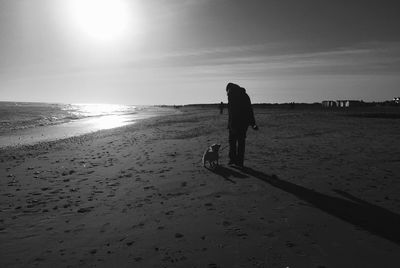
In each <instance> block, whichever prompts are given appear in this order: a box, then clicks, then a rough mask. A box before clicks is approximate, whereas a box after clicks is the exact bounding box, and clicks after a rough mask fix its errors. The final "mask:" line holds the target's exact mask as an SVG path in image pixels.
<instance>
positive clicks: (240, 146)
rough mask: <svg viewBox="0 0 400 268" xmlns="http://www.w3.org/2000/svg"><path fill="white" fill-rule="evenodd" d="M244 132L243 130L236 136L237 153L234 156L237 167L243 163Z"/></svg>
mask: <svg viewBox="0 0 400 268" xmlns="http://www.w3.org/2000/svg"><path fill="white" fill-rule="evenodd" d="M246 130H247V129H243V130H241V131H239V133H238V135H237V142H238V152H237V156H236V164H237V165H238V166H243V162H244V152H245V147H246Z"/></svg>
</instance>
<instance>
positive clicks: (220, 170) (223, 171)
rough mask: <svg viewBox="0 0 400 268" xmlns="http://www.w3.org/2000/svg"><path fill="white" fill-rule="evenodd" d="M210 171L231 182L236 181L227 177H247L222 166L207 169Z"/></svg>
mask: <svg viewBox="0 0 400 268" xmlns="http://www.w3.org/2000/svg"><path fill="white" fill-rule="evenodd" d="M209 170H210V171H211V172H213V173H215V174H217V175H219V176H221V177H223V178H224V179H225V180H227V181H229V182H231V183H236V182H235V181H234V180H232V179H230V178H229V177H235V178H241V179H244V178H248V177H249V176H247V175H245V174H243V173H240V172H237V171H236V170H233V169H230V168H226V167H224V166H217V168H216V169H209Z"/></svg>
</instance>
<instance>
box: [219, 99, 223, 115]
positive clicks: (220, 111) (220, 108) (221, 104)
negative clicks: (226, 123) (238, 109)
mask: <svg viewBox="0 0 400 268" xmlns="http://www.w3.org/2000/svg"><path fill="white" fill-rule="evenodd" d="M223 113H224V103H223V102H222V101H221V103H220V104H219V114H223Z"/></svg>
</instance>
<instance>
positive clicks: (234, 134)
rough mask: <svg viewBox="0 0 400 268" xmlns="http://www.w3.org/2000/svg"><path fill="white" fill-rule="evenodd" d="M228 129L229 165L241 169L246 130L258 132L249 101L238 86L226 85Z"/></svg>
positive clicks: (243, 90) (242, 89) (244, 92)
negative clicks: (249, 128)
mask: <svg viewBox="0 0 400 268" xmlns="http://www.w3.org/2000/svg"><path fill="white" fill-rule="evenodd" d="M226 93H227V95H228V129H229V163H228V165H237V166H239V167H243V162H244V151H245V142H246V132H247V128H248V127H249V126H251V127H252V128H253V129H254V130H258V127H257V125H256V122H255V119H254V113H253V108H252V107H251V101H250V98H249V96H248V95H247V94H246V90H245V89H244V88H242V87H240V86H239V85H236V84H233V83H228V85H227V86H226Z"/></svg>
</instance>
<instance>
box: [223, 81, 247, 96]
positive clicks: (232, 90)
mask: <svg viewBox="0 0 400 268" xmlns="http://www.w3.org/2000/svg"><path fill="white" fill-rule="evenodd" d="M226 92H227V93H228V95H236V94H244V93H246V89H244V88H243V87H241V86H239V85H236V84H234V83H228V85H226Z"/></svg>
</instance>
